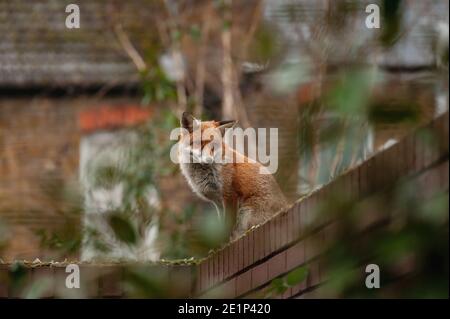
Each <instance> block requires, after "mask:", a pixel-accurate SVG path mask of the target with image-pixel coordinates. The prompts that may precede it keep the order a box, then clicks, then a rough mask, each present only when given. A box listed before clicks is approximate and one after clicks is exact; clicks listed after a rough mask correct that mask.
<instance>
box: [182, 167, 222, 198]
mask: <svg viewBox="0 0 450 319" xmlns="http://www.w3.org/2000/svg"><path fill="white" fill-rule="evenodd" d="M180 167H181V172H182V173H183V175H184V176H185V177H186V179H187V181H188V183H189V186H190V187H191V188H192V190H193V191H194V192H195V193H196V194H197V195H198V196H199V197H201V198H202V199H204V200H209V201H213V202H215V203H221V202H222V187H223V181H222V177H221V170H222V165H220V164H217V163H213V164H200V163H181V164H180Z"/></svg>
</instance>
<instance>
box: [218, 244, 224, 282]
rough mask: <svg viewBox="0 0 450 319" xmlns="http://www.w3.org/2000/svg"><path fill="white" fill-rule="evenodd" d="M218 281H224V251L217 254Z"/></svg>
mask: <svg viewBox="0 0 450 319" xmlns="http://www.w3.org/2000/svg"><path fill="white" fill-rule="evenodd" d="M217 257H218V258H217V279H218V281H223V279H224V278H223V273H224V258H223V250H221V251H219V252H218V253H217Z"/></svg>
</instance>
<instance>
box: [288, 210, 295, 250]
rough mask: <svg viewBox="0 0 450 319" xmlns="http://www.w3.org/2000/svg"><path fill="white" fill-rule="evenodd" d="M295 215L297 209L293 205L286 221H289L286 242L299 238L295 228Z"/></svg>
mask: <svg viewBox="0 0 450 319" xmlns="http://www.w3.org/2000/svg"><path fill="white" fill-rule="evenodd" d="M294 215H295V209H294V208H293V207H291V208H290V209H289V210H288V211H287V213H286V223H287V226H286V229H287V230H286V242H287V243H291V242H293V241H294V240H295V239H296V238H297V236H296V233H295V231H294V229H295V227H294Z"/></svg>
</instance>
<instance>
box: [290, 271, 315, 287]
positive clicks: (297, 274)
mask: <svg viewBox="0 0 450 319" xmlns="http://www.w3.org/2000/svg"><path fill="white" fill-rule="evenodd" d="M308 273H309V270H308V268H307V267H306V266H302V267H298V268H296V269H294V270H293V271H291V272H290V273H288V274H287V275H286V284H287V285H288V286H290V287H292V286H295V285H298V284H300V283H302V282H303V281H305V280H306V278H308Z"/></svg>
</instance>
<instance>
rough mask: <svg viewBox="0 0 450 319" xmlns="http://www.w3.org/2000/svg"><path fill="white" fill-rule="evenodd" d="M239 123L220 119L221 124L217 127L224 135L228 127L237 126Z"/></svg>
mask: <svg viewBox="0 0 450 319" xmlns="http://www.w3.org/2000/svg"><path fill="white" fill-rule="evenodd" d="M236 123H237V121H219V126H217V128H218V129H219V130H220V133H221V134H222V136H224V135H225V130H226V129H227V128H232V127H233V126H235V125H236Z"/></svg>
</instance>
